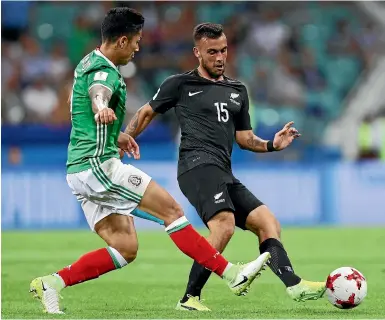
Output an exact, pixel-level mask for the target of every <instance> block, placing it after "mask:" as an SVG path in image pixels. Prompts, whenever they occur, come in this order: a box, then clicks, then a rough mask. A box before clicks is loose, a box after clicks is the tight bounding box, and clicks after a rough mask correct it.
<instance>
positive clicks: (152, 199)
mask: <svg viewBox="0 0 385 320" xmlns="http://www.w3.org/2000/svg"><path fill="white" fill-rule="evenodd" d="M139 209H141V210H143V211H145V212H148V213H149V214H151V215H153V216H155V217H157V218H159V219H161V220H163V221H164V223H165V225H166V226H167V225H169V224H170V223H171V222H173V221H175V220H176V219H178V218H180V217H182V216H183V215H184V214H183V210H182V208H181V206H180V205H179V204H178V203H177V202H176V201H175V199H174V198H173V197H172V196H171V195H170V194H169V193H168V192H167V191H166V190H165V189H164V188H162V187H161V186H160V185H159V184H158V183H156V182H155V181H154V180H151V182H150V183H149V185H148V186H147V189H146V192H145V193H144V195H143V197H142V199H141V201H140V203H139Z"/></svg>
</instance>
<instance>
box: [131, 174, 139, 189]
mask: <svg viewBox="0 0 385 320" xmlns="http://www.w3.org/2000/svg"><path fill="white" fill-rule="evenodd" d="M128 182H129V183H131V184H132V185H133V186H134V187H139V186H140V185H141V183H142V177H140V176H137V175H134V174H132V175H130V176H129V177H128Z"/></svg>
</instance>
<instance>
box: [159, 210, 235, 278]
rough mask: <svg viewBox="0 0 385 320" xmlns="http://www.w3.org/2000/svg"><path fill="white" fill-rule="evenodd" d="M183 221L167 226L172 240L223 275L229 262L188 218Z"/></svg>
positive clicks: (193, 257)
mask: <svg viewBox="0 0 385 320" xmlns="http://www.w3.org/2000/svg"><path fill="white" fill-rule="evenodd" d="M183 218H184V217H183ZM180 219H182V218H180ZM178 220H179V219H178ZM183 221H185V222H183ZM183 221H182V223H181V224H179V225H174V226H173V227H171V225H170V226H169V227H171V228H169V227H167V228H166V231H167V233H168V234H169V236H170V238H171V239H172V241H174V243H175V244H176V245H177V247H178V248H179V250H180V251H182V252H183V253H184V254H186V255H187V256H189V257H190V258H192V259H194V260H195V261H196V262H198V263H199V264H200V265H202V266H204V267H205V268H207V269H209V270H211V271H213V272H215V273H216V274H217V275H218V276H222V274H223V272H224V271H225V269H226V267H227V265H228V263H229V262H228V261H227V260H226V259H225V258H224V257H223V256H222V255H221V254H220V253H219V252H218V250H216V249H214V248H213V247H212V246H211V245H210V243H208V241H207V240H206V239H205V238H204V237H202V236H201V235H200V234H199V233H198V232H197V231H196V230H195V229H194V228H193V227H192V225H191V224H190V223H189V222H188V221H187V219H186V218H184V219H183ZM172 224H174V222H173V223H172Z"/></svg>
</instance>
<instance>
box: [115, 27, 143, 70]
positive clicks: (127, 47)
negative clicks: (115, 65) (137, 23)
mask: <svg viewBox="0 0 385 320" xmlns="http://www.w3.org/2000/svg"><path fill="white" fill-rule="evenodd" d="M141 39H142V30H140V31H139V32H138V33H137V34H135V35H134V36H132V37H131V38H127V37H121V38H120V39H119V40H118V48H120V57H121V59H120V63H119V64H120V65H126V64H127V63H128V62H129V61H131V60H132V59H133V58H134V55H135V52H138V51H139V42H140V40H141Z"/></svg>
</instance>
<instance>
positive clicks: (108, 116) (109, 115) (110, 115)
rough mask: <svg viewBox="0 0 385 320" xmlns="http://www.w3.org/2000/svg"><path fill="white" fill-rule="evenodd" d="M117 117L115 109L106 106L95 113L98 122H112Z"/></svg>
mask: <svg viewBox="0 0 385 320" xmlns="http://www.w3.org/2000/svg"><path fill="white" fill-rule="evenodd" d="M117 119H118V118H117V117H116V115H115V112H114V110H112V109H111V108H104V109H102V110H100V111H99V112H98V113H96V114H95V121H96V123H101V124H111V123H113V122H114V121H115V120H117Z"/></svg>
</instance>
